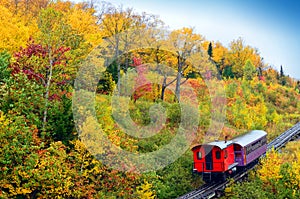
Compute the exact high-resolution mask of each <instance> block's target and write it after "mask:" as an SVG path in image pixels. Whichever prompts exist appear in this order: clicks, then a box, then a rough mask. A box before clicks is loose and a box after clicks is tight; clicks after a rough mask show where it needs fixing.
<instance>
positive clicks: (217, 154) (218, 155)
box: [216, 151, 221, 159]
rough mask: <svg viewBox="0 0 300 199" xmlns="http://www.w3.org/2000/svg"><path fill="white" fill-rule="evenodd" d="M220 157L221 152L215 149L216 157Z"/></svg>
mask: <svg viewBox="0 0 300 199" xmlns="http://www.w3.org/2000/svg"><path fill="white" fill-rule="evenodd" d="M220 158H221V153H220V151H216V159H220Z"/></svg>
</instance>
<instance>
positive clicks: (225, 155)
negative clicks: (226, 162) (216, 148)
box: [224, 150, 228, 159]
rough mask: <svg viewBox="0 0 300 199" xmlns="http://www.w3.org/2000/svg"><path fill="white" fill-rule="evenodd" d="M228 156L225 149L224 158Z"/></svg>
mask: <svg viewBox="0 0 300 199" xmlns="http://www.w3.org/2000/svg"><path fill="white" fill-rule="evenodd" d="M227 157H228V151H227V150H225V154H224V158H225V159H226V158H227Z"/></svg>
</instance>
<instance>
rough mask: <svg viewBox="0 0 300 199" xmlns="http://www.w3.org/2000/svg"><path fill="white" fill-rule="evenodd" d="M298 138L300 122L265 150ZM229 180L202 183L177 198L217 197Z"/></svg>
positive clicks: (241, 176)
mask: <svg viewBox="0 0 300 199" xmlns="http://www.w3.org/2000/svg"><path fill="white" fill-rule="evenodd" d="M299 138H300V122H298V123H297V124H296V125H294V126H293V127H292V128H290V129H288V130H287V131H285V132H284V133H282V134H280V135H279V136H278V137H276V138H275V139H274V140H272V141H271V142H270V143H269V144H268V148H267V150H270V149H272V148H273V147H274V149H275V150H278V149H280V148H282V147H283V146H284V145H286V144H287V143H288V142H290V141H292V140H297V139H299ZM255 166H256V164H253V165H252V166H251V167H249V168H248V169H247V170H246V171H244V172H240V173H237V174H236V175H235V176H234V177H233V181H234V182H236V181H240V180H242V179H243V178H244V177H245V176H246V175H248V173H249V171H251V170H252V169H253V168H254V167H255ZM230 182H232V180H231V181H229V180H226V181H225V182H219V183H209V184H204V185H203V186H201V187H199V188H198V189H196V190H194V191H191V192H189V193H187V194H185V195H183V196H180V197H179V198H178V199H199V198H201V199H209V198H213V197H219V196H220V195H221V193H222V192H223V190H224V189H225V187H226V186H227V185H228V184H229V183H230Z"/></svg>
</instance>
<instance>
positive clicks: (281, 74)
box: [280, 65, 284, 77]
mask: <svg viewBox="0 0 300 199" xmlns="http://www.w3.org/2000/svg"><path fill="white" fill-rule="evenodd" d="M280 77H284V72H283V68H282V65H281V66H280Z"/></svg>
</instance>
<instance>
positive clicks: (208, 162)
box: [205, 146, 213, 170]
mask: <svg viewBox="0 0 300 199" xmlns="http://www.w3.org/2000/svg"><path fill="white" fill-rule="evenodd" d="M212 149H213V146H206V147H205V169H206V170H213V153H212Z"/></svg>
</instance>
